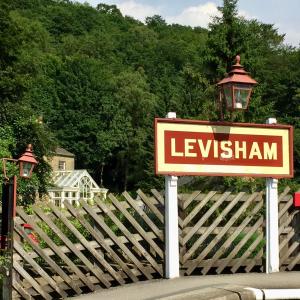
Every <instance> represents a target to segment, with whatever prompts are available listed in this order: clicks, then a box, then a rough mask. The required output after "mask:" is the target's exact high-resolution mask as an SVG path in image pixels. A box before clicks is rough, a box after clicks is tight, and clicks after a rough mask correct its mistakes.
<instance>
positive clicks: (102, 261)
mask: <svg viewBox="0 0 300 300" xmlns="http://www.w3.org/2000/svg"><path fill="white" fill-rule="evenodd" d="M50 208H51V209H52V211H53V212H54V214H55V215H56V216H57V217H58V218H59V219H60V220H61V221H62V222H63V223H64V224H65V225H66V227H67V228H68V229H69V230H70V231H71V232H72V233H73V234H74V235H75V236H76V238H77V239H78V241H80V243H81V244H82V245H83V246H84V247H85V248H86V249H87V250H88V251H89V252H90V254H91V255H92V256H93V257H94V258H95V259H96V260H97V261H98V262H99V263H100V264H101V265H102V266H103V267H104V268H105V269H106V270H107V271H108V272H109V273H110V274H111V275H112V277H113V278H115V279H116V280H117V281H118V282H119V283H120V284H124V283H125V282H124V280H123V278H121V277H120V276H119V275H118V274H117V273H116V271H115V270H114V269H113V268H112V267H111V266H110V264H109V263H107V261H106V260H105V259H104V258H103V257H102V256H101V255H100V253H99V252H97V251H96V250H95V249H94V248H93V247H91V246H90V245H89V243H88V241H87V240H86V239H85V238H84V236H83V235H82V234H80V232H79V231H78V230H77V229H76V228H75V226H74V225H73V224H72V223H71V222H70V221H69V220H68V219H67V218H66V217H65V216H64V214H63V213H62V212H61V211H59V210H58V209H57V208H56V207H55V206H54V205H53V204H52V203H51V204H50ZM78 257H79V258H80V257H81V256H78ZM86 265H88V266H92V268H93V270H94V272H95V270H97V271H100V272H97V274H95V275H96V276H97V277H98V279H99V280H101V281H103V282H104V284H105V285H106V287H110V286H111V284H110V283H109V282H108V281H107V280H106V279H105V278H104V277H103V272H101V269H99V270H98V269H96V268H94V265H93V264H92V263H91V262H89V261H88V264H86Z"/></svg>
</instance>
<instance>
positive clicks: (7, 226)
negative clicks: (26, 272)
mask: <svg viewBox="0 0 300 300" xmlns="http://www.w3.org/2000/svg"><path fill="white" fill-rule="evenodd" d="M7 161H10V162H13V163H15V164H18V165H19V169H20V177H22V178H30V177H31V175H32V170H33V168H34V166H35V165H36V164H37V163H38V162H37V160H36V158H35V156H34V154H33V152H32V146H31V145H28V147H27V149H26V151H25V153H24V154H22V155H21V157H20V158H19V159H12V158H3V159H2V162H3V175H4V178H5V181H4V183H3V184H2V221H1V236H0V238H1V240H0V248H1V254H2V255H4V257H6V258H7V259H8V260H9V261H8V264H7V267H6V268H5V274H4V277H3V285H2V295H1V296H2V298H1V299H5V300H11V299H12V269H13V265H12V264H13V260H12V258H13V230H14V217H15V214H16V202H17V176H12V177H7V174H6V162H7Z"/></svg>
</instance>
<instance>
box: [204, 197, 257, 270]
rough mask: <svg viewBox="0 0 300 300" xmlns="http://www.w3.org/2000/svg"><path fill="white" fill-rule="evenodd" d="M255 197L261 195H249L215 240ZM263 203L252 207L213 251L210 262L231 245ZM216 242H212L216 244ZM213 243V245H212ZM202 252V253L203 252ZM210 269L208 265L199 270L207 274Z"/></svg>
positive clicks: (217, 237) (224, 232)
mask: <svg viewBox="0 0 300 300" xmlns="http://www.w3.org/2000/svg"><path fill="white" fill-rule="evenodd" d="M257 197H261V195H258V194H257V193H255V194H253V195H252V196H250V197H249V198H248V199H247V200H246V201H245V202H244V204H243V205H242V206H241V207H240V208H239V210H238V211H237V212H236V213H235V214H234V215H233V216H232V218H231V219H230V220H229V222H228V223H227V224H226V225H225V226H224V227H223V229H222V230H221V231H220V232H219V233H218V235H217V236H216V238H215V241H216V242H217V241H219V240H220V239H221V237H222V236H224V235H225V234H226V232H227V231H228V230H229V228H230V227H231V226H232V225H233V224H234V223H235V222H236V221H237V219H238V218H239V217H240V216H241V214H242V213H243V212H244V210H245V209H246V208H247V207H248V206H249V205H250V204H251V203H252V202H253V200H254V199H255V198H257ZM262 206H263V203H262V202H259V203H258V204H257V205H256V206H255V207H254V209H253V210H252V211H251V212H250V213H249V214H248V216H247V217H246V218H245V219H244V220H243V222H242V223H241V224H240V225H239V227H238V228H237V229H236V230H235V232H234V233H233V234H232V235H230V237H229V238H228V239H227V240H226V241H225V242H224V243H223V245H222V246H220V249H219V250H218V251H217V252H216V253H215V255H214V256H213V258H212V263H214V262H215V261H216V260H217V259H218V258H219V257H220V256H221V255H222V254H223V253H224V252H225V250H226V249H228V247H229V246H230V245H231V243H232V242H233V240H234V239H235V238H236V237H237V236H238V235H239V234H240V233H241V232H242V230H243V229H244V228H245V227H246V226H247V225H248V223H249V222H250V221H251V220H252V218H253V216H254V215H255V214H256V213H257V212H258V211H259V210H260V209H261V208H262ZM216 242H215V243H214V244H216ZM214 244H213V245H214ZM206 252H207V250H206ZM203 254H204V253H203ZM209 269H210V266H208V267H205V268H203V270H202V271H201V272H202V274H207V273H208V271H209Z"/></svg>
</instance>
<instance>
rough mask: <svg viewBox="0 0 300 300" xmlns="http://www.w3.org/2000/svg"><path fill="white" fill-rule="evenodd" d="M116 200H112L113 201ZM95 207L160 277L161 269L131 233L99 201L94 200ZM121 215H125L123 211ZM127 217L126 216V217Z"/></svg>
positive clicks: (110, 196)
mask: <svg viewBox="0 0 300 300" xmlns="http://www.w3.org/2000/svg"><path fill="white" fill-rule="evenodd" d="M109 198H111V199H114V197H113V196H112V195H109ZM115 200H116V199H114V201H115ZM96 203H97V205H98V206H99V207H100V208H101V210H102V211H103V212H104V213H105V214H106V215H107V216H109V218H110V219H111V220H112V221H113V222H114V223H115V224H116V225H117V226H118V228H120V230H122V233H123V234H124V235H125V236H126V238H127V239H128V240H129V241H130V242H131V243H132V244H133V246H135V247H136V248H137V249H138V250H139V252H140V253H141V254H142V255H143V256H144V257H145V259H146V260H147V261H148V262H149V263H150V264H151V265H152V266H153V267H154V269H155V270H156V271H157V272H159V273H160V274H161V275H162V270H161V267H160V266H159V265H158V264H157V263H156V261H155V260H154V258H153V257H152V256H151V255H150V254H149V253H148V251H147V250H146V249H145V248H144V247H143V246H142V245H141V244H140V243H139V242H138V241H137V239H135V238H134V236H132V234H131V232H130V231H129V230H128V229H127V228H126V227H125V226H124V225H123V224H122V223H121V222H120V221H119V219H118V218H117V217H116V216H115V215H114V214H113V213H112V212H111V211H110V210H108V209H107V208H106V207H105V205H104V204H103V203H101V201H99V200H96ZM121 212H123V214H124V213H125V216H126V215H127V212H125V211H124V210H123V209H122V211H121ZM127 216H128V215H127Z"/></svg>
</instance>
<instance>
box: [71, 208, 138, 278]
mask: <svg viewBox="0 0 300 300" xmlns="http://www.w3.org/2000/svg"><path fill="white" fill-rule="evenodd" d="M65 205H66V207H67V208H68V210H69V211H70V212H71V214H72V215H73V216H74V217H75V218H77V219H78V221H79V222H80V223H81V224H82V225H83V226H84V228H86V229H87V230H88V231H89V233H90V234H91V235H92V236H93V238H94V239H95V240H96V241H97V242H98V243H99V245H101V247H102V248H103V249H104V250H105V251H106V252H107V253H109V255H110V257H111V258H112V259H113V260H114V264H117V265H118V267H120V268H121V269H122V270H123V271H124V272H125V273H126V274H127V275H128V277H129V278H130V279H131V280H132V281H133V282H137V281H138V278H137V277H136V276H135V275H134V274H133V272H132V270H131V269H130V268H129V267H128V266H127V264H126V262H124V261H123V260H122V258H121V257H120V256H119V255H118V254H117V252H116V251H114V249H113V248H112V247H111V246H110V245H108V243H107V241H106V240H105V239H104V238H103V237H102V236H100V235H99V234H98V233H97V231H96V230H95V229H94V228H93V227H92V226H91V225H90V224H89V223H88V222H87V221H86V220H85V219H84V216H83V215H82V214H80V213H79V212H78V210H76V209H75V208H74V207H73V206H72V205H71V204H69V203H66V204H65Z"/></svg>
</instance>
